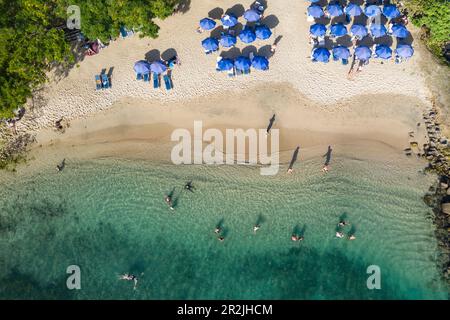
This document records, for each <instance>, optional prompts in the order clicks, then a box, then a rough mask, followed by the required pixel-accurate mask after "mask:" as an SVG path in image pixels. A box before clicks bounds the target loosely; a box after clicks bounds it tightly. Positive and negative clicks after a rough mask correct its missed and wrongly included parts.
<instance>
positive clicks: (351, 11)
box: [345, 3, 363, 17]
mask: <svg viewBox="0 0 450 320" xmlns="http://www.w3.org/2000/svg"><path fill="white" fill-rule="evenodd" d="M362 12H363V11H362V9H361V7H360V6H358V5H357V4H354V3H349V4H348V6H346V7H345V13H346V14H348V15H349V16H351V17H357V16H359V15H361V14H362Z"/></svg>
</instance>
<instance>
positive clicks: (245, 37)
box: [202, 25, 272, 51]
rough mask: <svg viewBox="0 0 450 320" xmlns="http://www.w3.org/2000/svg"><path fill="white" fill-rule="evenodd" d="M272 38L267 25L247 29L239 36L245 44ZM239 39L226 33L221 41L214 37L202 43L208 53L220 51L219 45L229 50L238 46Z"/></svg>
mask: <svg viewBox="0 0 450 320" xmlns="http://www.w3.org/2000/svg"><path fill="white" fill-rule="evenodd" d="M271 36H272V31H270V29H269V28H268V27H267V26H266V25H258V26H256V27H255V29H254V30H253V29H252V28H250V27H245V28H244V29H243V30H242V31H241V32H240V33H239V35H238V38H239V40H241V41H242V42H243V43H247V44H248V43H252V42H254V41H255V40H256V39H261V40H266V39H269V38H270V37H271ZM236 42H237V37H236V36H234V35H232V34H230V33H224V34H223V35H222V36H221V38H220V39H219V40H217V39H216V38H213V37H209V38H206V39H204V40H203V41H202V47H203V48H204V49H205V50H207V51H216V50H218V49H219V44H220V45H221V46H222V47H225V48H229V47H232V46H234V45H235V44H236Z"/></svg>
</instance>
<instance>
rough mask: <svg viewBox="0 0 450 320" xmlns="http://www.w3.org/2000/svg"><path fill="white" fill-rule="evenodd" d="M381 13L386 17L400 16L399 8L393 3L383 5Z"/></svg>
mask: <svg viewBox="0 0 450 320" xmlns="http://www.w3.org/2000/svg"><path fill="white" fill-rule="evenodd" d="M383 14H384V15H385V16H386V18H388V19H394V18H397V17H399V16H400V10H398V8H397V7H396V6H395V5H393V4H387V5H385V6H384V7H383Z"/></svg>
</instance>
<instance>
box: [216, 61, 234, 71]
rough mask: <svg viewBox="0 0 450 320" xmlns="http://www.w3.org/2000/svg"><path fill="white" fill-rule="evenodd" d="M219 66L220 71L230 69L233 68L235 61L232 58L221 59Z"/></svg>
mask: <svg viewBox="0 0 450 320" xmlns="http://www.w3.org/2000/svg"><path fill="white" fill-rule="evenodd" d="M217 67H218V69H219V70H220V71H228V70H231V69H233V67H234V61H233V60H231V59H221V60H220V61H219V62H218V63H217Z"/></svg>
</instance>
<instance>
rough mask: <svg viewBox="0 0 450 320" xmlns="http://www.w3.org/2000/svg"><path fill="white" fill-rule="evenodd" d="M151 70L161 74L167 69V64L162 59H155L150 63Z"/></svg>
mask: <svg viewBox="0 0 450 320" xmlns="http://www.w3.org/2000/svg"><path fill="white" fill-rule="evenodd" d="M150 70H151V71H152V72H153V73H157V74H160V73H163V72H164V71H166V70H167V66H166V65H165V64H164V63H162V62H161V61H155V62H153V63H152V64H151V65H150Z"/></svg>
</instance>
